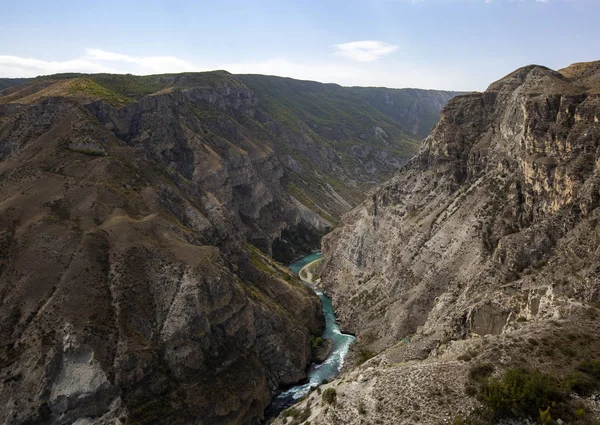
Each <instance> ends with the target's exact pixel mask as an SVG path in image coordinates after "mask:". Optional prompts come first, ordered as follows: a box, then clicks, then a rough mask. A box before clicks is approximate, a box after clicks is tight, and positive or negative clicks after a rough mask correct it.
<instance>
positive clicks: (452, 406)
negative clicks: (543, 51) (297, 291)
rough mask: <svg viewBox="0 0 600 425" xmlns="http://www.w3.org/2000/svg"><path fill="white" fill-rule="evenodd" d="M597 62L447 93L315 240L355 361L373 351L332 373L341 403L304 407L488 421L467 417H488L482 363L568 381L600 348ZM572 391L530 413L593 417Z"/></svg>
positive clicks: (381, 418) (373, 417)
mask: <svg viewBox="0 0 600 425" xmlns="http://www.w3.org/2000/svg"><path fill="white" fill-rule="evenodd" d="M599 65H600V63H599V62H595V63H587V64H576V65H573V66H571V67H569V68H566V69H564V70H561V71H560V72H556V71H553V70H550V69H548V68H545V67H542V66H528V67H525V68H521V69H519V70H517V71H515V72H513V73H512V74H510V75H508V76H506V77H505V78H503V79H502V80H500V81H497V82H495V83H493V84H492V85H490V87H489V88H488V89H487V90H486V91H485V92H483V93H473V94H469V95H463V96H458V97H456V98H454V99H452V100H451V101H450V102H449V103H448V105H447V106H446V107H445V108H444V110H443V112H442V117H441V120H440V122H439V124H438V125H437V127H436V128H435V129H434V131H433V132H432V133H431V135H430V136H429V137H428V138H427V139H426V140H425V142H424V144H423V146H422V148H421V150H420V152H419V154H418V155H417V156H416V157H415V158H414V159H412V160H411V161H410V162H409V163H408V164H406V165H405V166H404V167H402V169H401V170H400V172H399V173H398V174H397V175H396V176H395V177H394V178H393V179H392V180H391V181H389V182H388V183H386V184H384V185H382V186H381V187H380V188H379V189H378V190H376V191H375V192H374V193H373V194H372V195H371V196H370V197H369V198H368V199H367V200H366V201H365V202H363V203H362V204H361V205H360V206H359V207H358V208H356V209H355V210H353V211H352V212H350V213H349V214H347V215H346V216H345V217H344V218H343V220H342V222H341V224H340V226H339V227H338V228H337V229H336V230H335V231H334V232H332V233H331V234H329V235H327V236H326V237H325V239H324V242H323V252H324V263H323V267H322V284H323V285H324V287H325V289H326V290H327V291H328V292H329V293H330V294H331V295H332V296H333V300H334V304H335V305H336V306H337V308H338V313H339V316H340V319H341V320H342V322H343V324H344V325H345V326H346V327H347V328H348V329H350V330H352V331H354V332H356V333H357V336H358V338H357V346H356V351H357V355H356V356H357V358H359V359H360V360H361V361H364V360H365V359H367V358H369V357H372V356H374V358H372V359H371V360H369V361H367V363H365V364H364V365H363V366H361V367H360V368H358V369H356V370H354V371H352V372H350V373H348V374H347V375H345V376H344V377H343V378H342V379H341V380H339V381H336V382H333V383H332V384H328V386H327V387H328V388H334V389H336V391H337V402H336V403H334V404H332V405H328V404H327V403H326V402H325V401H324V400H321V397H320V396H318V395H317V394H313V395H312V396H311V397H310V399H309V400H308V401H306V402H304V404H301V405H300V406H299V407H298V409H301V410H302V412H304V413H305V415H304V416H307V418H308V419H309V420H310V421H311V423H312V424H321V423H323V424H324V423H337V424H358V423H363V421H368V422H369V423H390V424H391V423H394V424H400V423H402V424H409V423H410V424H414V423H420V424H438V423H451V422H452V421H453V420H454V418H455V416H456V415H460V414H461V412H462V414H463V416H465V417H467V416H469V415H471V417H470V419H469V420H471V421H472V422H466V420H467V419H464V420H465V422H461V421H462V420H463V419H458V418H457V419H456V421H457V422H455V423H490V422H477V421H476V420H484V419H485V420H488V421H489V420H492V419H494V418H495V419H498V417H496V416H493V415H492V416H486V415H485V413H486V412H487V413H489V412H493V413H494V414H497V411H494V410H493V409H491V408H490V407H489V406H487V407H488V409H491V410H488V411H486V410H478V411H476V412H475V413H472V412H473V411H474V410H475V409H476V408H480V407H482V403H485V402H486V400H487V402H489V400H490V398H491V397H492V396H491V395H490V394H491V393H489V392H488V393H487V397H488V398H487V399H486V398H485V397H484V396H481V395H480V396H479V397H476V394H477V390H476V387H474V385H479V383H474V382H473V381H472V378H473V376H474V375H476V374H477V373H476V371H477V368H476V366H477V365H484V364H488V363H489V364H491V368H492V369H491V370H494V369H495V372H494V373H495V376H498V377H500V376H502V374H503V373H504V371H505V370H507V369H509V368H514V367H522V368H528V369H535V368H537V369H540V370H542V371H545V372H547V373H549V374H551V375H552V378H551V379H556V380H561V379H564V380H565V382H572V381H569V380H570V379H574V378H572V376H573V375H571V373H580V372H572V371H573V370H575V369H577V368H578V367H579V368H581V367H582V366H578V365H581V364H583V363H581V362H589V361H590V360H593V359H596V358H597V353H598V349H599V348H600V333H599V328H598V322H597V317H598V308H597V306H598V304H597V303H598V301H600V298H599V297H600V275H599V271H600V262H599V258H600V227H599V223H600V221H599V219H600V209H599V208H598V207H599V206H600V121H599V120H600V96H599V95H598V90H599V89H600V85H599V81H600V80H599V78H600V66H599ZM474 371H475V372H474ZM576 376H579V375H576ZM470 377H471V378H470ZM549 379H550V378H549ZM586 379H587V378H586ZM486 382H487V381H486ZM565 385H566V384H565ZM597 389H598V388H597ZM494 394H497V393H494ZM575 402H576V401H574V399H573V398H569V399H568V400H567V401H565V403H567V404H566V406H567V407H564V406H563V405H562V404H556V405H554V404H552V405H551V404H550V403H549V402H548V406H546V405H542V406H540V409H541V410H540V412H541V411H542V410H544V409H545V408H546V407H549V408H550V410H549V414H551V415H552V418H554V419H553V420H556V419H561V421H563V423H564V422H567V423H593V422H587V421H592V420H593V418H594V417H595V418H596V420H597V419H598V413H599V412H600V409H599V408H598V405H597V403H596V402H594V401H593V400H592V399H580V400H579V401H577V403H581V404H580V407H578V408H577V409H578V410H577V411H578V412H579V413H574V412H575V410H574V408H572V407H569V406H572V405H573V403H575ZM569 403H571V404H569ZM515 405H516V404H515ZM483 407H485V406H483ZM495 408H497V409H499V408H498V407H497V406H495ZM311 409H312V410H311ZM534 410H535V414H534V416H533V417H531V420H533V421H535V420H536V419H537V420H539V421H541V420H542V418H541V413H540V414H539V415H540V416H538V412H537V410H536V409H535V408H534ZM511 412H512V413H511ZM511 412H509V413H510V414H515V410H514V409H513V410H512V411H511ZM477 415H480V416H481V417H479V416H477ZM490 418H491V419H490ZM519 423H523V421H522V420H521V421H520V422H519ZM544 423H550V422H544ZM552 423H554V422H552Z"/></svg>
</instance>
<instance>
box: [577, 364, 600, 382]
mask: <svg viewBox="0 0 600 425" xmlns="http://www.w3.org/2000/svg"><path fill="white" fill-rule="evenodd" d="M577 370H580V371H582V372H584V373H587V374H588V375H590V376H591V377H593V378H595V379H597V380H600V360H586V361H584V362H581V363H579V365H578V366H577Z"/></svg>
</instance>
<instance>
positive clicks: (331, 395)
mask: <svg viewBox="0 0 600 425" xmlns="http://www.w3.org/2000/svg"><path fill="white" fill-rule="evenodd" d="M321 398H322V399H323V402H325V403H327V404H335V401H336V399H337V391H336V390H335V388H327V389H326V390H325V391H323V394H322V395H321Z"/></svg>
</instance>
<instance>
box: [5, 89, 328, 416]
mask: <svg viewBox="0 0 600 425" xmlns="http://www.w3.org/2000/svg"><path fill="white" fill-rule="evenodd" d="M153 107H159V106H158V105H155V106H153ZM87 108H88V110H86V109H85V108H84V107H83V106H81V105H80V104H79V103H77V102H75V101H73V100H70V99H65V98H47V99H43V100H41V101H40V102H39V103H36V104H32V105H27V106H22V107H21V108H20V110H19V111H18V112H14V113H12V114H9V115H6V114H7V110H8V109H11V108H5V109H4V110H3V116H2V117H1V118H0V120H1V121H0V140H1V141H2V150H1V151H0V158H1V160H0V175H1V176H2V177H1V179H0V182H1V183H0V199H2V201H1V206H0V222H1V226H0V229H1V232H0V240H1V241H2V243H1V244H0V253H1V255H0V258H1V259H2V260H1V262H0V275H1V278H0V293H1V297H2V305H1V306H0V323H1V325H0V339H1V340H2V348H1V350H0V359H1V362H2V372H1V378H0V379H1V380H2V382H3V384H2V386H0V400H2V403H1V404H2V408H1V409H0V422H2V423H15V424H16V423H30V424H34V423H39V424H49V423H52V424H71V423H74V422H75V421H77V420H79V422H81V421H84V422H85V421H87V422H85V423H102V424H106V423H114V424H118V423H173V424H177V423H181V424H187V423H192V422H195V421H196V420H197V418H202V420H203V423H207V424H224V423H227V424H245V423H253V422H254V421H256V420H257V419H259V418H260V417H262V412H263V409H264V408H265V406H266V405H267V403H268V401H269V399H270V397H271V395H272V394H273V393H274V391H275V390H276V389H277V388H278V386H279V385H286V384H291V383H294V382H296V381H298V380H299V379H302V377H303V376H304V373H305V369H306V367H307V365H308V363H309V361H310V343H309V332H311V331H315V330H316V329H318V328H319V327H320V326H321V322H322V318H321V311H320V304H319V301H318V299H317V297H316V296H314V294H313V293H312V291H311V290H309V289H307V288H306V287H304V285H302V284H301V283H300V282H299V281H298V280H297V279H296V278H294V277H292V276H291V275H289V274H288V272H287V271H286V270H284V269H282V268H281V267H280V266H278V265H277V264H276V263H274V262H273V261H272V260H270V259H269V258H267V257H265V256H264V255H263V254H262V253H261V252H260V251H259V250H258V249H256V248H254V247H253V246H251V245H249V244H247V243H246V244H244V241H245V238H244V236H245V235H244V234H243V233H242V234H240V233H239V232H238V228H237V227H236V226H237V224H236V220H235V215H234V213H232V211H231V210H230V206H229V205H227V203H226V201H222V200H221V199H219V198H218V197H217V195H218V194H217V195H215V194H214V193H211V192H210V191H209V190H206V189H204V188H202V187H200V186H198V184H197V182H194V180H193V177H194V176H193V173H192V174H188V175H187V177H186V174H185V173H186V170H187V169H188V168H187V167H188V166H189V164H186V163H185V162H183V161H182V159H181V157H177V156H176V154H172V153H171V154H170V153H169V149H163V150H161V149H160V147H156V150H153V149H152V147H151V146H149V145H144V144H142V143H141V144H139V145H137V146H129V145H127V144H126V143H124V142H123V141H122V140H120V139H118V138H117V137H115V135H114V134H113V133H112V132H111V131H110V130H109V129H107V128H106V127H105V126H104V125H102V122H100V121H99V120H98V119H96V118H95V117H94V116H93V115H92V114H91V113H90V112H89V110H93V111H95V112H97V111H98V106H97V105H93V104H90V105H87ZM140 108H142V106H140ZM135 112H136V111H132V112H131V113H130V114H129V115H127V114H125V113H124V114H123V116H125V117H130V116H135ZM165 119H167V120H168V119H169V115H166V116H165ZM134 121H135V120H134ZM127 128H130V127H127ZM162 128H164V129H165V130H164V131H169V129H171V130H172V127H169V123H165V126H164V127H162ZM153 137H158V135H153ZM175 138H176V136H175ZM158 140H160V139H158ZM177 148H178V147H175V149H177ZM183 152H185V151H183ZM160 154H163V155H164V157H162V158H161V156H160ZM177 154H179V153H177ZM169 155H171V156H169ZM182 155H183V156H184V157H185V153H183V154H182ZM165 157H166V158H175V159H171V161H170V162H168V163H167V164H165V162H166V160H165ZM239 161H240V167H239V170H240V174H242V173H244V172H247V169H249V168H250V167H249V166H248V165H247V164H246V163H245V162H244V160H243V159H240V160H239ZM246 161H247V160H246ZM244 167H246V168H244ZM192 168H193V167H192ZM176 170H179V171H176ZM250 177H252V175H250ZM257 202H262V201H261V200H260V199H258V200H257ZM252 207H254V204H250V206H249V207H248V208H249V209H251V208H252ZM79 422H78V423H79Z"/></svg>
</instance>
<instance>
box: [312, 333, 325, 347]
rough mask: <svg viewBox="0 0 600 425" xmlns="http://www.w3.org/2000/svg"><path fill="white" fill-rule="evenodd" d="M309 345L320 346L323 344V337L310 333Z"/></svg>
mask: <svg viewBox="0 0 600 425" xmlns="http://www.w3.org/2000/svg"><path fill="white" fill-rule="evenodd" d="M310 345H311V347H312V348H321V347H322V346H323V338H322V337H320V336H315V335H311V336H310Z"/></svg>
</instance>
